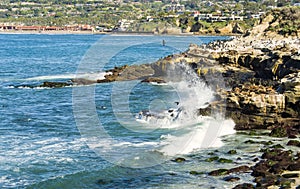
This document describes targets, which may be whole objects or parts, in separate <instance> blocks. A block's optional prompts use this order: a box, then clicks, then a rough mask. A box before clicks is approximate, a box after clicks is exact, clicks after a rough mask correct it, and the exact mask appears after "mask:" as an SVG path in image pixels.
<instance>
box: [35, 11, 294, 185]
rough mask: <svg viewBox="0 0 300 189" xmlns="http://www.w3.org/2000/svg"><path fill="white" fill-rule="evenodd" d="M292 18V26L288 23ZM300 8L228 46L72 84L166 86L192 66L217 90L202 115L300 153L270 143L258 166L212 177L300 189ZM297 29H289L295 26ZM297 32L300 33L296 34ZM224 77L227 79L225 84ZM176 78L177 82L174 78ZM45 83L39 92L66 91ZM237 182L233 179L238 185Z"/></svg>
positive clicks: (272, 17)
mask: <svg viewBox="0 0 300 189" xmlns="http://www.w3.org/2000/svg"><path fill="white" fill-rule="evenodd" d="M282 15H292V16H293V19H294V20H292V21H289V20H285V19H287V18H288V17H285V16H282ZM299 20H300V8H285V9H276V10H273V11H271V12H269V13H268V14H267V15H266V16H265V17H264V18H262V19H261V21H260V23H259V24H258V25H257V26H255V27H254V28H253V29H252V30H251V31H247V32H246V34H245V35H243V36H239V37H235V38H233V39H231V40H228V41H215V42H212V43H210V44H204V45H201V46H197V45H194V44H191V45H190V47H189V49H188V50H187V51H186V52H183V53H181V54H175V55H170V56H168V57H165V58H162V59H160V60H158V61H157V62H155V63H152V64H145V65H138V66H136V65H134V66H123V67H116V68H114V69H111V70H107V74H106V75H105V79H100V80H95V81H90V80H85V79H84V78H76V79H74V80H72V82H71V83H68V85H85V84H93V83H103V82H114V81H126V80H141V81H142V82H157V83H164V82H166V81H168V80H170V77H168V75H169V73H170V71H172V70H173V71H174V67H176V65H178V64H186V65H189V66H190V68H192V70H194V71H195V72H196V73H197V74H198V76H199V77H200V78H202V79H203V81H205V82H206V83H207V84H208V86H210V87H211V88H212V89H213V90H214V91H215V101H213V102H211V103H210V104H209V105H208V106H207V107H206V108H202V109H199V112H198V113H199V115H212V116H213V112H215V110H222V111H224V113H225V115H226V117H227V118H231V119H233V120H234V122H235V124H236V126H235V129H236V130H238V131H241V130H247V131H252V130H255V129H267V130H269V134H268V135H269V136H272V137H288V138H290V139H291V140H290V141H289V143H288V144H287V145H293V146H295V147H296V148H298V150H296V151H290V150H285V149H283V148H282V147H280V146H269V145H268V144H264V145H265V148H263V149H258V151H259V150H262V153H263V155H262V156H261V157H257V158H258V159H257V160H256V161H255V163H256V164H255V165H254V166H251V167H247V166H242V167H238V168H233V169H230V170H216V171H213V172H211V173H208V175H211V176H220V175H229V174H230V173H233V172H249V173H251V175H252V176H253V177H254V178H255V180H254V182H255V183H256V186H254V185H252V184H247V183H245V184H241V185H238V186H236V187H235V188H255V187H256V188H268V187H271V186H277V187H281V188H292V187H294V188H296V186H297V185H299V171H300V167H299V165H300V162H299V160H300V157H299V148H300V141H299V134H300V24H299ZM291 22H292V26H293V28H294V29H293V30H283V29H282V28H283V27H287V26H286V25H288V24H291ZM295 28H296V29H295ZM220 78H221V79H220ZM171 79H173V80H174V79H176V78H171ZM64 86H65V85H64V84H62V83H59V84H55V83H49V82H47V83H46V82H45V83H44V84H42V85H40V86H39V87H50V88H52V87H53V88H54V87H64ZM234 179H238V178H233V179H230V178H228V180H231V181H232V180H234ZM298 188H299V186H298Z"/></svg>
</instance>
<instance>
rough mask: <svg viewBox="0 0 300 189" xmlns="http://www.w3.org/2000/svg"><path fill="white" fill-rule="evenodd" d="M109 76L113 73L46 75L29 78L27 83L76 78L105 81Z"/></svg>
mask: <svg viewBox="0 0 300 189" xmlns="http://www.w3.org/2000/svg"><path fill="white" fill-rule="evenodd" d="M109 74H111V73H110V72H108V73H105V72H98V73H79V74H60V75H45V76H37V77H31V78H27V79H25V81H42V80H57V79H74V78H83V79H87V80H92V81H95V80H101V79H105V76H106V75H109Z"/></svg>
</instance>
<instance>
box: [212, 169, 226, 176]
mask: <svg viewBox="0 0 300 189" xmlns="http://www.w3.org/2000/svg"><path fill="white" fill-rule="evenodd" d="M227 174H229V171H228V169H218V170H215V171H211V172H209V173H208V175H210V176H222V175H227Z"/></svg>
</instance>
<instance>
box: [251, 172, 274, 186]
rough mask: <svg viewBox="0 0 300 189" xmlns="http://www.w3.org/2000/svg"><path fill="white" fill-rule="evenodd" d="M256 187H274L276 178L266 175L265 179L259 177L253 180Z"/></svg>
mask: <svg viewBox="0 0 300 189" xmlns="http://www.w3.org/2000/svg"><path fill="white" fill-rule="evenodd" d="M255 182H256V183H257V184H256V187H261V188H267V187H269V186H272V185H275V183H276V182H277V177H276V176H275V175H267V176H265V177H263V176H260V177H256V178H255Z"/></svg>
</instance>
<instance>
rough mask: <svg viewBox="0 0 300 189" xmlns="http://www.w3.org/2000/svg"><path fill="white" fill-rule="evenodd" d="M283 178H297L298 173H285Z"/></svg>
mask: <svg viewBox="0 0 300 189" xmlns="http://www.w3.org/2000/svg"><path fill="white" fill-rule="evenodd" d="M282 177H283V178H299V173H287V174H283V175H282Z"/></svg>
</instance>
